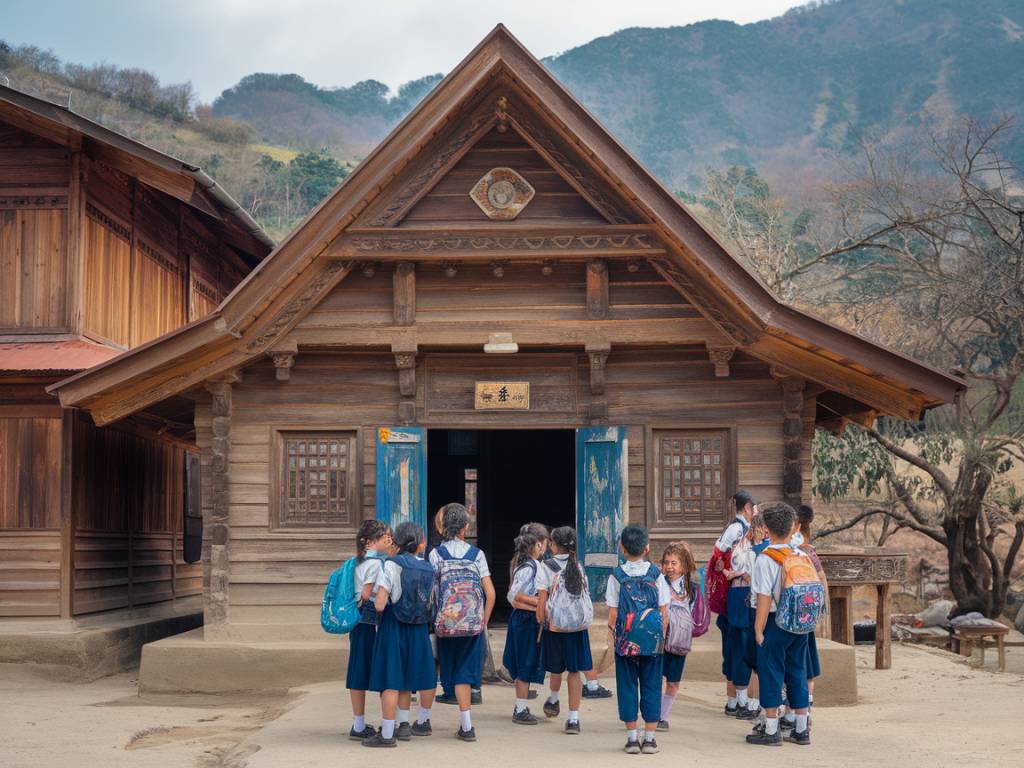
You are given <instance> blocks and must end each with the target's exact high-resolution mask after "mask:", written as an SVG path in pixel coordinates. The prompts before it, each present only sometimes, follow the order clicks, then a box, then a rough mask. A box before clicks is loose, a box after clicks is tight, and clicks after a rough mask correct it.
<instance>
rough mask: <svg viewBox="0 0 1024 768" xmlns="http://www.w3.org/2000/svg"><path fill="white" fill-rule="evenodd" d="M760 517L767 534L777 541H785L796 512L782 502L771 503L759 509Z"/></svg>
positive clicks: (791, 529) (791, 528)
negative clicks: (762, 519)
mask: <svg viewBox="0 0 1024 768" xmlns="http://www.w3.org/2000/svg"><path fill="white" fill-rule="evenodd" d="M761 517H763V518H764V525H765V527H766V528H767V529H768V533H770V534H771V535H772V536H774V537H775V538H777V539H785V538H789V534H790V533H792V531H793V522H794V521H795V520H796V512H795V511H794V510H793V508H792V507H791V506H789V504H787V503H786V502H784V501H773V502H771V503H769V504H765V505H764V506H763V507H761Z"/></svg>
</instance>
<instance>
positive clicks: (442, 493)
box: [427, 429, 576, 621]
mask: <svg viewBox="0 0 1024 768" xmlns="http://www.w3.org/2000/svg"><path fill="white" fill-rule="evenodd" d="M575 472H576V470H575V433H574V431H573V430H571V429H470V430H466V429H431V430H430V431H429V433H428V436H427V517H428V521H429V522H430V523H431V524H432V523H433V515H434V513H435V512H436V511H437V509H438V508H439V507H441V506H442V505H443V504H446V503H448V502H451V501H457V502H460V503H464V504H465V503H466V502H467V501H469V502H470V503H472V502H473V501H474V496H475V502H476V504H475V506H476V511H477V520H476V531H475V534H476V536H475V541H474V543H475V544H476V545H477V546H478V547H480V549H482V550H483V551H484V554H486V555H487V562H488V563H489V564H490V568H491V575H492V577H493V579H494V588H495V591H496V592H497V595H498V599H497V605H496V606H495V611H494V618H495V619H496V620H498V621H503V620H505V619H506V618H507V617H508V614H509V612H510V610H511V608H510V607H509V605H508V601H507V600H506V599H505V595H506V593H507V592H508V587H509V573H508V569H509V565H510V563H511V562H512V555H513V547H512V543H513V540H514V539H515V537H516V535H517V534H518V533H519V528H520V526H522V525H523V523H527V522H530V521H533V520H536V521H538V522H541V523H545V524H546V525H549V526H552V527H557V526H560V525H576V474H575ZM467 506H469V504H467ZM432 533H433V532H432ZM471 533H474V531H471ZM436 538H437V537H436V536H434V535H432V536H431V543H432V544H435V543H436Z"/></svg>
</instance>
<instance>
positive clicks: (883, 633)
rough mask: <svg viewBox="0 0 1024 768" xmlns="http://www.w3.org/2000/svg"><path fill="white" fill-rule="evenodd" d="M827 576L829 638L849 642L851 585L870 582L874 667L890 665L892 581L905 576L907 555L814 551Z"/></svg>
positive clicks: (851, 604) (899, 553)
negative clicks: (875, 594) (873, 608)
mask: <svg viewBox="0 0 1024 768" xmlns="http://www.w3.org/2000/svg"><path fill="white" fill-rule="evenodd" d="M818 556H819V557H820V558H821V566H822V568H824V569H825V575H826V577H828V591H829V613H830V617H831V618H830V621H831V622H832V625H831V629H832V639H833V640H835V641H836V642H837V643H845V644H846V645H853V588H854V587H855V586H859V585H862V584H863V585H874V587H875V589H876V590H877V592H878V608H877V610H876V613H875V669H889V668H890V667H892V606H891V603H890V598H891V595H892V586H893V584H902V583H903V582H904V581H905V580H906V577H907V555H906V554H905V553H902V552H897V553H894V552H886V551H884V550H877V551H871V550H824V551H822V550H818Z"/></svg>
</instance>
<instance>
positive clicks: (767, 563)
mask: <svg viewBox="0 0 1024 768" xmlns="http://www.w3.org/2000/svg"><path fill="white" fill-rule="evenodd" d="M787 547H789V544H769V545H768V547H767V549H766V550H765V552H767V550H768V549H786V548H787ZM794 551H795V552H796V553H797V554H798V555H799V556H800V557H807V555H806V554H804V553H803V552H801V551H800V550H799V549H797V550H794ZM781 574H782V566H781V565H779V564H778V563H776V562H775V561H774V560H772V559H771V558H770V557H769V556H768V555H766V554H765V553H764V552H762V553H761V554H760V555H758V556H757V560H755V561H754V573H753V575H752V576H751V578H750V593H751V595H770V596H771V598H772V607H771V611H772V612H774V611H775V610H777V609H778V607H779V597H780V596H781V595H782V578H781ZM754 600H756V598H754ZM754 605H755V606H756V605H757V603H756V602H755V603H754Z"/></svg>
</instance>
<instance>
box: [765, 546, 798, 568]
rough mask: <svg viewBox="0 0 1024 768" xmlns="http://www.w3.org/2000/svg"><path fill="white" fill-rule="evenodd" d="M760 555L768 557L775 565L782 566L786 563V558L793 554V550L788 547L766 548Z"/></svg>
mask: <svg viewBox="0 0 1024 768" xmlns="http://www.w3.org/2000/svg"><path fill="white" fill-rule="evenodd" d="M761 554H763V555H768V557H770V558H771V559H772V560H774V561H775V562H776V563H778V564H779V565H782V564H783V563H784V562H785V561H786V558H787V557H789V556H790V555H792V554H793V550H792V549H790V548H789V547H782V548H779V547H768V548H767V549H766V550H765V551H764V552H762V553H761Z"/></svg>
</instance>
